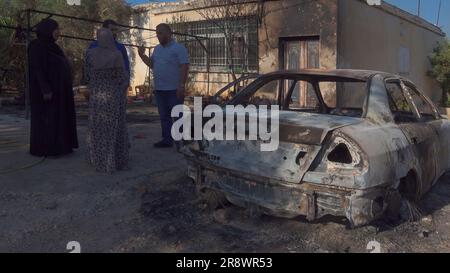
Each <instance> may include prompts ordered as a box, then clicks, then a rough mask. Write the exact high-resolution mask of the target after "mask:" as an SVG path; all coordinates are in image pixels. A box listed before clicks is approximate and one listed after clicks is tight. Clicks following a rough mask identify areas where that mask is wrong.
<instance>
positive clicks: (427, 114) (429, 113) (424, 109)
mask: <svg viewBox="0 0 450 273" xmlns="http://www.w3.org/2000/svg"><path fill="white" fill-rule="evenodd" d="M405 86H406V90H407V91H408V93H409V94H410V95H411V97H412V99H413V102H414V105H416V107H417V110H418V111H419V113H420V115H421V116H422V118H424V119H427V120H430V119H435V117H434V111H433V107H432V106H431V105H430V104H429V103H428V102H427V101H426V100H425V99H424V98H423V97H422V96H421V95H420V93H419V91H417V90H416V89H415V88H413V87H411V86H410V85H408V84H406V85H405Z"/></svg>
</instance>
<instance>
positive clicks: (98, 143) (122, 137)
mask: <svg viewBox="0 0 450 273" xmlns="http://www.w3.org/2000/svg"><path fill="white" fill-rule="evenodd" d="M85 71H86V80H87V81H88V87H89V92H90V95H89V121H88V134H87V149H88V152H87V161H88V162H89V163H90V164H91V165H93V166H94V167H95V169H96V170H97V171H99V172H105V173H113V172H114V171H117V170H123V169H125V168H127V165H128V158H129V151H128V150H129V139H128V133H127V124H126V104H127V97H126V92H127V85H128V78H127V76H126V74H125V73H124V70H123V69H121V68H110V69H103V70H93V69H92V66H91V65H90V62H89V60H87V63H86V68H85Z"/></svg>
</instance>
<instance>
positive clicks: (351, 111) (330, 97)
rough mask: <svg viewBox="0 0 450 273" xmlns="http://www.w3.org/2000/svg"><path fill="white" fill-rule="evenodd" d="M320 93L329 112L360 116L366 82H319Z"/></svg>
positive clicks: (363, 103)
mask: <svg viewBox="0 0 450 273" xmlns="http://www.w3.org/2000/svg"><path fill="white" fill-rule="evenodd" d="M319 87H320V93H321V95H322V97H323V98H324V102H325V104H326V106H327V107H328V108H330V109H331V114H333V115H340V116H351V117H361V116H362V115H363V113H364V105H365V102H366V99H367V96H368V92H367V82H359V81H356V82H353V81H339V82H320V83H319Z"/></svg>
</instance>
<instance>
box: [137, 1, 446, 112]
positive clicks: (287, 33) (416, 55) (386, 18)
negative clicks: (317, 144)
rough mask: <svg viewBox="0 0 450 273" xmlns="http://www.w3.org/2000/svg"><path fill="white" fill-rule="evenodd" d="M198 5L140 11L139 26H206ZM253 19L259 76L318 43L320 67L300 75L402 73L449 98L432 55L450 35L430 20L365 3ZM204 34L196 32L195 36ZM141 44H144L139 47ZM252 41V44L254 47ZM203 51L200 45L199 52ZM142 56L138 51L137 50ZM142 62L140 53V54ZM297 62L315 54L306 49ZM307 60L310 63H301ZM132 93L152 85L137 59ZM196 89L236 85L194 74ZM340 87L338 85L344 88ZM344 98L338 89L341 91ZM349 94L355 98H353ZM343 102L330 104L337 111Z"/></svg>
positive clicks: (293, 9) (274, 5)
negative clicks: (434, 73) (295, 47)
mask: <svg viewBox="0 0 450 273" xmlns="http://www.w3.org/2000/svg"><path fill="white" fill-rule="evenodd" d="M192 2H195V1H192V0H190V1H179V2H173V3H152V4H143V5H138V6H136V7H135V10H136V11H138V10H139V11H140V16H141V17H144V19H142V18H141V20H139V23H138V25H143V26H145V27H148V28H153V29H154V28H155V27H156V26H157V25H158V24H159V23H172V22H174V21H178V22H180V21H181V22H185V23H192V22H201V21H205V19H204V18H203V17H202V16H201V15H200V13H199V12H198V10H196V8H193V7H195V5H193V4H191V3H192ZM258 3H259V4H258V5H260V6H259V8H258V10H257V11H256V12H255V14H254V16H255V17H256V18H257V19H258V25H257V38H256V39H257V41H256V42H255V43H254V44H257V47H258V48H257V49H255V50H257V51H258V54H257V55H258V60H257V65H256V66H257V69H255V70H252V71H249V72H252V73H268V72H272V71H276V70H279V69H285V68H289V67H290V65H288V64H286V63H287V61H286V55H287V54H288V53H285V52H287V49H285V48H286V47H287V44H288V43H290V44H291V45H292V44H295V43H296V41H300V40H309V39H318V40H317V43H318V49H317V51H318V61H316V62H317V63H315V64H313V65H311V64H310V61H309V60H306V61H301V60H299V61H298V62H299V64H297V65H294V67H299V68H321V69H334V68H351V69H371V70H380V71H386V72H390V73H394V74H400V75H402V76H404V77H407V78H410V79H411V80H412V81H414V82H416V83H417V85H418V87H419V88H420V89H421V90H423V92H424V93H425V94H427V95H429V96H430V97H431V98H432V100H433V101H439V100H440V96H441V94H442V92H441V91H440V87H439V85H438V84H437V83H436V82H435V81H434V80H433V79H432V78H430V77H428V76H427V72H428V70H429V69H430V63H429V61H428V55H429V54H430V53H431V52H432V51H433V48H434V47H435V46H436V44H437V42H438V41H442V40H443V39H444V34H443V32H442V31H441V30H440V29H439V28H437V27H436V26H434V25H432V24H430V23H428V22H426V21H425V20H423V19H421V18H419V17H417V16H413V15H411V14H409V13H407V12H405V11H403V10H401V9H398V8H395V7H394V6H392V5H389V4H386V3H383V5H382V6H381V7H378V6H369V5H367V3H366V1H363V0H279V1H277V0H272V1H260V2H258ZM196 34H197V33H196ZM144 35H145V36H144V37H143V40H144V41H146V42H147V44H148V45H156V44H157V43H158V42H157V39H156V35H155V33H150V32H145V33H144ZM137 42H139V41H137ZM247 42H248V41H247ZM198 46H199V47H200V45H198ZM134 50H135V51H136V49H134ZM133 54H134V56H137V52H134V53H133ZM298 55H301V56H303V55H306V58H305V59H308V58H309V57H308V56H309V55H308V54H307V53H305V52H304V49H303V47H302V49H301V53H298ZM302 58H303V57H302ZM133 67H134V70H135V73H134V75H135V76H134V78H133V80H132V86H133V87H135V86H138V85H142V84H143V83H144V82H145V79H146V78H148V73H149V71H148V68H147V67H146V66H145V65H144V64H143V63H142V62H141V61H140V60H139V57H137V58H135V61H134V63H133ZM192 70H193V72H194V73H191V85H190V88H188V89H190V90H191V91H193V93H200V94H207V91H208V89H209V94H214V93H215V92H216V91H218V90H219V89H220V88H222V87H223V86H225V85H226V84H228V83H229V82H231V81H232V77H231V74H230V73H229V72H228V71H227V70H226V69H223V71H220V70H217V69H216V70H212V72H211V73H210V74H209V81H210V84H209V88H208V83H207V82H208V74H207V73H206V68H204V69H192ZM338 88H339V86H338ZM335 90H336V86H335V85H333V86H329V87H328V88H327V92H325V93H330V94H332V93H334V92H335ZM338 91H339V89H338ZM345 91H346V92H343V94H342V95H341V94H339V93H338V96H337V97H338V98H337V100H339V99H341V100H344V101H346V100H351V99H357V100H359V98H357V97H355V96H357V95H355V93H359V94H363V93H364V92H353V91H352V90H345ZM347 91H348V92H347ZM335 97H336V96H330V98H327V96H326V95H325V100H326V101H327V103H328V102H330V104H331V105H333V104H334V103H335V102H334V101H329V100H335V99H336V98H335Z"/></svg>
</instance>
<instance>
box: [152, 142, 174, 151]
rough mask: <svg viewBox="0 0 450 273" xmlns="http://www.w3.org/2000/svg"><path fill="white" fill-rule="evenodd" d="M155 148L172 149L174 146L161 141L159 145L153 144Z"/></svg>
mask: <svg viewBox="0 0 450 273" xmlns="http://www.w3.org/2000/svg"><path fill="white" fill-rule="evenodd" d="M153 147H155V148H158V149H163V148H172V147H173V144H167V143H165V142H164V141H160V142H158V143H155V144H153Z"/></svg>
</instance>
